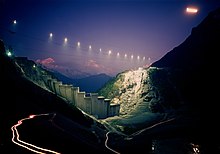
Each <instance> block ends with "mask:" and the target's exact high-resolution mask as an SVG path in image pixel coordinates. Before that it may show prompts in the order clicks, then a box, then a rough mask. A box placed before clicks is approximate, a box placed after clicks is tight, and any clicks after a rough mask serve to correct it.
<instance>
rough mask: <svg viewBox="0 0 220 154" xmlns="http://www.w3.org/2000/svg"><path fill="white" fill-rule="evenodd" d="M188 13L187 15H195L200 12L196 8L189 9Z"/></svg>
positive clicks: (187, 9)
mask: <svg viewBox="0 0 220 154" xmlns="http://www.w3.org/2000/svg"><path fill="white" fill-rule="evenodd" d="M186 12H187V13H190V14H195V13H197V12H198V9H197V8H195V7H187V8H186Z"/></svg>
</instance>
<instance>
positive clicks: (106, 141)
mask: <svg viewBox="0 0 220 154" xmlns="http://www.w3.org/2000/svg"><path fill="white" fill-rule="evenodd" d="M109 133H110V132H108V133H106V135H105V136H106V140H105V147H106V148H107V149H109V150H111V151H112V152H114V153H117V154H120V153H119V152H117V151H115V150H113V149H112V148H110V147H109V146H108V145H107V143H108V134H109Z"/></svg>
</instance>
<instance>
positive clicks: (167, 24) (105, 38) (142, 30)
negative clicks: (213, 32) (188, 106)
mask: <svg viewBox="0 0 220 154" xmlns="http://www.w3.org/2000/svg"><path fill="white" fill-rule="evenodd" d="M187 7H194V8H197V9H198V12H197V13H186V8H187ZM218 7H220V1H218V0H216V1H213V0H212V1H211V0H133V1H132V0H130V1H128V0H99V1H93V0H78V1H77V0H0V39H2V40H3V41H4V42H5V44H6V46H12V48H13V49H14V54H15V55H16V56H25V57H28V58H29V59H31V60H34V61H38V62H42V63H44V64H45V65H47V66H50V67H52V68H56V69H57V70H60V71H63V72H65V71H66V70H78V71H81V72H87V73H90V74H98V73H106V74H108V75H111V76H114V75H116V74H117V73H119V72H122V71H124V70H126V69H135V68H138V67H141V66H147V65H149V64H150V63H152V62H154V61H156V60H159V59H160V58H161V57H162V56H164V55H165V54H166V53H167V52H168V51H170V50H172V49H173V48H174V47H176V46H178V45H179V44H181V43H182V42H183V41H184V40H185V39H186V38H187V37H188V36H189V35H190V32H191V29H192V28H193V27H195V26H197V25H198V24H199V23H200V22H201V21H202V20H203V19H204V18H205V17H206V16H207V15H208V13H209V12H210V11H212V10H214V9H216V8H218ZM14 20H16V24H15V23H14ZM50 33H52V34H53V36H52V37H50ZM65 38H67V39H68V41H67V42H64V39H65ZM78 42H80V46H78ZM90 45H91V48H90V47H89V46H90ZM100 48H101V51H100Z"/></svg>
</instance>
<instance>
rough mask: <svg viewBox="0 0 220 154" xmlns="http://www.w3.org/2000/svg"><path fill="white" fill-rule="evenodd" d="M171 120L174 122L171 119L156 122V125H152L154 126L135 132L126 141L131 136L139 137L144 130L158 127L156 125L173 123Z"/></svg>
mask: <svg viewBox="0 0 220 154" xmlns="http://www.w3.org/2000/svg"><path fill="white" fill-rule="evenodd" d="M173 120H175V118H171V119H168V120H164V121H161V122H158V123H156V124H154V125H151V126H149V127H147V128H144V129H142V130H140V131H137V132H135V133H133V134H131V135H129V137H127V139H130V138H131V137H132V136H136V135H139V134H141V133H142V132H144V131H146V130H149V129H151V128H153V127H156V126H158V125H161V124H164V123H167V122H170V121H173Z"/></svg>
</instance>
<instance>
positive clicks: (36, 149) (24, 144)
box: [11, 113, 60, 154]
mask: <svg viewBox="0 0 220 154" xmlns="http://www.w3.org/2000/svg"><path fill="white" fill-rule="evenodd" d="M49 115H50V114H49V113H48V114H38V115H30V116H29V117H27V118H24V119H21V120H19V121H18V123H17V124H15V125H13V126H12V127H11V130H12V135H13V136H12V139H11V140H12V142H13V143H15V144H17V145H18V146H20V147H22V148H25V149H27V150H29V151H32V152H35V153H41V154H46V153H54V154H60V153H59V152H56V151H53V150H49V149H46V148H41V147H38V146H36V145H33V144H30V143H28V142H25V141H22V140H20V139H19V137H20V136H19V132H18V130H17V127H19V126H20V125H21V124H22V123H23V121H25V120H30V119H33V118H34V117H36V116H49Z"/></svg>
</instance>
